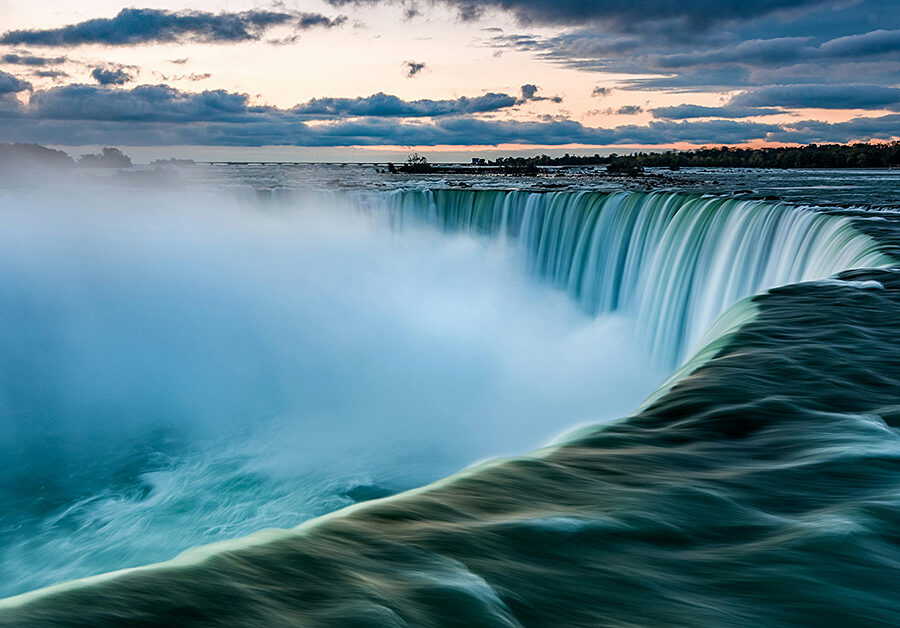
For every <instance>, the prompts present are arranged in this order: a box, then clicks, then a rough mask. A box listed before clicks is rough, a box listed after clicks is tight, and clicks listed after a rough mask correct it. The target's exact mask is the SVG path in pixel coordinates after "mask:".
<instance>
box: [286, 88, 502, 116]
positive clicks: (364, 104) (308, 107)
mask: <svg viewBox="0 0 900 628" xmlns="http://www.w3.org/2000/svg"><path fill="white" fill-rule="evenodd" d="M515 104H516V99H515V98H513V97H512V96H509V95H508V94H495V93H489V94H485V95H484V96H476V97H473V98H468V97H465V96H463V97H462V98H456V99H453V100H412V101H407V100H402V99H400V98H398V97H397V96H393V95H391V94H385V93H383V92H379V93H377V94H373V95H372V96H368V97H366V98H314V99H312V100H310V101H309V102H305V103H303V104H300V105H297V106H296V107H294V108H293V109H291V112H292V113H296V114H299V115H304V116H308V117H311V118H323V117H324V118H336V117H348V116H374V117H406V118H413V117H434V116H448V115H461V114H472V113H484V112H488V111H497V110H500V109H506V108H509V107H512V106H513V105H515Z"/></svg>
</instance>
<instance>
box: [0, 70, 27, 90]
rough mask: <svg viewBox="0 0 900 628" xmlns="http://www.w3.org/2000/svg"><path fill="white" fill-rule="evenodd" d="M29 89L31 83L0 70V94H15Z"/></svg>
mask: <svg viewBox="0 0 900 628" xmlns="http://www.w3.org/2000/svg"><path fill="white" fill-rule="evenodd" d="M29 89H31V83H29V82H28V81H23V80H22V79H19V78H16V77H15V76H13V75H12V74H9V73H7V72H4V71H3V70H0V94H15V93H17V92H24V91H26V90H29Z"/></svg>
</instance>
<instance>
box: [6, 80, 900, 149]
mask: <svg viewBox="0 0 900 628" xmlns="http://www.w3.org/2000/svg"><path fill="white" fill-rule="evenodd" d="M479 98H481V99H483V100H479ZM510 100H512V97H511V96H508V95H503V94H499V95H497V94H487V95H485V96H484V97H477V98H470V99H457V100H452V101H427V100H425V101H412V102H404V101H399V99H397V100H394V99H393V98H392V97H389V96H384V95H378V94H376V95H375V96H373V97H369V98H359V99H314V100H311V101H309V102H307V103H303V104H301V105H298V106H297V107H295V108H294V109H288V110H285V109H278V108H275V107H267V106H254V105H251V104H250V103H249V97H248V96H247V95H246V94H234V93H230V92H225V91H222V90H214V91H205V92H199V93H188V92H182V91H179V90H176V89H174V88H171V87H167V86H164V85H141V86H138V87H134V88H132V89H120V88H109V87H106V88H103V87H98V86H91V85H68V86H62V87H55V88H51V89H47V90H42V91H38V92H35V93H33V94H32V97H31V99H30V101H29V102H28V104H27V105H26V106H24V107H22V106H21V105H19V106H17V105H16V103H15V102H9V103H7V104H8V107H0V133H2V135H3V136H4V137H5V138H7V139H9V140H14V141H29V142H43V143H52V144H67V145H79V144H81V145H83V144H110V143H113V144H126V145H127V144H133V145H172V144H184V145H240V146H263V145H301V146H357V145H363V146H366V145H391V146H407V145H436V144H447V145H455V146H463V145H469V144H488V145H495V144H507V143H508V144H538V145H561V144H585V145H590V146H596V145H616V144H635V145H646V146H654V145H660V144H671V143H675V142H690V143H694V144H710V143H715V144H733V143H742V142H745V141H749V140H766V141H785V142H794V141H796V142H805V141H819V142H824V141H850V140H857V139H869V138H873V137H874V138H885V139H887V138H889V137H891V136H892V135H896V134H897V129H898V128H900V125H898V119H900V117H898V116H897V115H893V116H882V117H880V118H859V119H856V120H853V121H850V122H847V123H840V124H828V123H822V122H816V121H799V122H796V123H791V124H788V125H780V124H765V123H759V122H749V121H735V120H724V119H719V120H706V121H682V122H677V121H671V120H660V121H652V122H650V123H649V124H647V125H624V126H618V127H615V128H591V127H585V126H583V125H582V124H580V123H578V122H575V121H572V120H565V119H553V120H549V121H545V122H521V121H513V120H484V119H478V118H474V117H472V116H471V115H468V114H470V113H471V112H473V111H475V110H477V109H482V108H488V107H490V106H497V107H500V106H504V105H509V102H510ZM398 101H399V102H398ZM16 102H17V101H16ZM401 111H405V112H406V113H408V114H411V115H408V116H407V115H405V114H404V113H401ZM357 114H361V115H359V116H358V117H357ZM373 114H380V115H377V116H376V115H373ZM394 114H396V115H394ZM412 114H419V115H421V116H422V117H420V118H419V119H409V118H412V117H413V115H412ZM428 114H434V115H431V116H429V115H428ZM459 114H465V115H459ZM346 116H352V117H346ZM398 116H403V117H405V118H407V119H400V118H399V117H398ZM308 120H319V121H320V122H318V123H317V124H307V121H308ZM124 122H127V123H128V124H123V123H124Z"/></svg>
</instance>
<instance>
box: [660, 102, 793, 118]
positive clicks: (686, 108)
mask: <svg viewBox="0 0 900 628" xmlns="http://www.w3.org/2000/svg"><path fill="white" fill-rule="evenodd" d="M650 113H651V114H652V115H653V117H654V118H665V119H668V120H689V119H692V118H750V117H753V116H772V115H777V114H780V113H785V111H784V110H783V109H780V108H778V107H745V106H740V105H725V106H722V107H704V106H702V105H687V104H685V105H676V106H674V107H656V108H654V109H651V110H650Z"/></svg>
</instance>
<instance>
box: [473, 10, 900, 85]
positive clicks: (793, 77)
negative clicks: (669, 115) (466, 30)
mask: <svg viewBox="0 0 900 628" xmlns="http://www.w3.org/2000/svg"><path fill="white" fill-rule="evenodd" d="M514 4H515V5H516V6H524V5H526V4H529V3H528V2H526V1H523V2H521V3H518V2H517V3H514ZM583 4H584V5H588V4H590V5H592V8H586V9H585V10H586V11H587V10H590V11H597V12H601V13H602V12H605V11H614V10H618V9H619V8H621V7H619V4H620V3H618V2H609V3H605V2H604V3H601V2H596V3H583ZM632 4H633V7H634V8H635V10H640V9H642V10H647V11H648V14H647V16H646V17H640V16H637V15H635V16H634V18H635V19H634V22H633V23H631V25H624V26H623V25H621V24H618V23H617V22H608V21H603V20H600V21H595V22H591V21H589V20H585V21H582V22H577V21H576V23H577V24H578V27H577V28H575V29H572V30H567V31H563V32H560V33H559V34H556V35H549V36H547V35H544V36H541V35H532V34H503V35H493V36H491V37H490V38H489V39H488V40H487V41H486V42H485V43H486V44H487V45H490V46H493V47H495V48H497V49H498V50H503V49H507V48H513V49H517V50H520V51H527V52H531V53H533V54H534V55H536V56H537V57H539V58H541V59H543V60H546V61H550V62H556V63H560V64H564V65H567V66H569V67H573V68H577V69H580V70H586V71H603V72H616V73H625V74H642V75H645V76H641V77H635V78H632V79H630V80H625V81H623V82H622V85H621V87H622V88H623V89H629V88H631V89H647V90H672V91H675V90H677V91H687V90H694V91H725V90H733V89H740V88H747V87H752V86H766V85H775V84H787V85H789V84H793V83H810V84H811V83H823V84H824V83H835V84H840V83H844V82H848V81H849V82H854V83H861V82H866V83H871V84H881V85H885V86H895V85H896V82H897V76H900V11H897V4H896V0H853V1H847V2H843V1H839V0H834V1H823V2H810V3H791V2H786V3H778V4H779V5H782V4H783V6H784V7H786V8H789V9H790V19H785V17H786V14H783V12H782V9H780V8H778V7H775V5H774V4H772V3H756V2H743V3H739V2H722V3H720V4H721V5H723V7H722V11H723V13H720V14H719V16H720V17H722V16H727V15H730V16H731V18H729V19H730V22H729V24H728V27H727V28H707V29H703V28H695V26H696V24H694V22H692V21H691V20H692V19H693V18H690V19H689V18H687V17H685V19H684V20H681V21H677V20H676V21H675V22H671V23H669V22H666V23H663V22H660V21H659V19H662V18H660V16H665V15H670V16H674V15H676V14H678V12H679V11H681V12H683V13H684V15H688V14H693V13H694V12H695V11H707V10H708V11H710V12H711V14H715V13H716V9H715V7H710V6H707V4H708V3H706V2H697V3H687V2H685V3H675V2H672V3H669V4H671V7H670V8H669V9H665V8H663V10H662V11H661V13H657V14H654V13H653V12H651V11H649V10H648V7H650V6H651V5H653V4H654V3H653V2H650V3H645V2H634V3H632ZM593 5H597V7H599V8H597V7H593ZM601 5H602V6H601ZM566 7H567V4H566V3H565V2H563V3H561V4H560V10H567V9H566ZM758 9H760V10H759V11H757V10H758ZM629 10H631V9H625V11H626V13H627V11H629ZM623 14H624V13H623ZM732 18H733V19H732ZM698 19H699V20H700V22H702V18H698ZM715 19H719V18H715ZM685 20H687V21H685ZM663 21H664V20H663ZM692 24H693V25H694V26H692ZM875 27H877V30H875V29H874V28H875ZM647 75H655V76H647Z"/></svg>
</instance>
